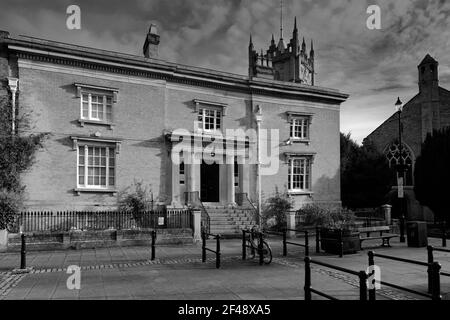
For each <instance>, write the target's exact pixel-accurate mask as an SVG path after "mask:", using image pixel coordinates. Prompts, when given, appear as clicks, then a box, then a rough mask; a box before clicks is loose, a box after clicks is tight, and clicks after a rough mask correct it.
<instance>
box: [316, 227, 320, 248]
mask: <svg viewBox="0 0 450 320" xmlns="http://www.w3.org/2000/svg"><path fill="white" fill-rule="evenodd" d="M319 237H320V229H319V227H316V253H320V238H319Z"/></svg>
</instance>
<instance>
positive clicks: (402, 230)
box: [400, 213, 405, 243]
mask: <svg viewBox="0 0 450 320" xmlns="http://www.w3.org/2000/svg"><path fill="white" fill-rule="evenodd" d="M400 242H401V243H404V242H405V216H404V215H403V213H402V216H401V217H400Z"/></svg>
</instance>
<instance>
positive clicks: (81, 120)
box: [78, 119, 115, 130]
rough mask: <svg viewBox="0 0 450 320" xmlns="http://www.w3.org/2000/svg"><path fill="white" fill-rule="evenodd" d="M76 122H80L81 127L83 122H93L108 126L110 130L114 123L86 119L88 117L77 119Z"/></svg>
mask: <svg viewBox="0 0 450 320" xmlns="http://www.w3.org/2000/svg"><path fill="white" fill-rule="evenodd" d="M78 122H79V123H80V126H81V127H84V125H85V124H95V125H100V126H108V127H109V129H110V130H112V129H113V128H114V126H115V125H114V123H110V122H103V121H96V120H88V119H78Z"/></svg>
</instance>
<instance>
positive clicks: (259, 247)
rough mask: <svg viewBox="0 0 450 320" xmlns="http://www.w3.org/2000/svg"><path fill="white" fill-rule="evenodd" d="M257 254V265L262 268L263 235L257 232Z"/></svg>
mask: <svg viewBox="0 0 450 320" xmlns="http://www.w3.org/2000/svg"><path fill="white" fill-rule="evenodd" d="M258 253H259V265H260V266H262V265H263V264H264V252H263V234H262V232H259V241H258Z"/></svg>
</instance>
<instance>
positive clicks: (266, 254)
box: [263, 241, 272, 264]
mask: <svg viewBox="0 0 450 320" xmlns="http://www.w3.org/2000/svg"><path fill="white" fill-rule="evenodd" d="M263 261H264V263H265V264H270V263H271V262H272V250H271V249H270V246H269V244H268V243H267V242H265V241H263Z"/></svg>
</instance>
